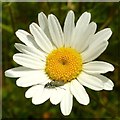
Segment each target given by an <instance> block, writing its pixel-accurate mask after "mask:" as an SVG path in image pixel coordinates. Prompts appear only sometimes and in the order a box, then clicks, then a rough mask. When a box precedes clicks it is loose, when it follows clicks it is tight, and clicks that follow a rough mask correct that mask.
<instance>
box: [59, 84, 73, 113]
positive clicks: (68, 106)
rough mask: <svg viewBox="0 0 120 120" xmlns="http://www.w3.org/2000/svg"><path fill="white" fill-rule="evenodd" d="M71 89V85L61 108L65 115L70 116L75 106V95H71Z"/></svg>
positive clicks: (67, 89)
mask: <svg viewBox="0 0 120 120" xmlns="http://www.w3.org/2000/svg"><path fill="white" fill-rule="evenodd" d="M69 87H70V85H68V88H66V93H65V95H64V97H63V99H62V101H61V103H60V108H61V112H62V114H63V115H69V114H70V112H71V110H72V106H73V95H72V94H71V92H70V89H69Z"/></svg>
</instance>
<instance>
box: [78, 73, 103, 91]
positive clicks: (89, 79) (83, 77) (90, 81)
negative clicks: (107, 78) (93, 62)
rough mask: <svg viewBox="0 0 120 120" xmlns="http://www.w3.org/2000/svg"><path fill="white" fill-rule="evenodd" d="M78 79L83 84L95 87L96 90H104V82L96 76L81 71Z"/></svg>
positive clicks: (91, 87)
mask: <svg viewBox="0 0 120 120" xmlns="http://www.w3.org/2000/svg"><path fill="white" fill-rule="evenodd" d="M77 79H78V81H79V82H80V83H81V84H82V85H84V86H86V87H88V88H90V89H93V90H96V91H99V90H103V87H104V84H103V82H102V81H101V80H100V79H99V78H97V77H95V76H92V75H89V74H86V73H84V72H81V73H80V75H79V76H78V77H77Z"/></svg>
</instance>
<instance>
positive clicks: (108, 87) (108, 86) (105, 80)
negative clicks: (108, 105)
mask: <svg viewBox="0 0 120 120" xmlns="http://www.w3.org/2000/svg"><path fill="white" fill-rule="evenodd" d="M96 77H98V78H99V79H101V80H102V82H103V83H104V88H103V89H104V90H113V87H114V83H113V82H112V81H111V80H110V79H109V78H107V77H105V76H103V75H96Z"/></svg>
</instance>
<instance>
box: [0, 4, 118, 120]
mask: <svg viewBox="0 0 120 120" xmlns="http://www.w3.org/2000/svg"><path fill="white" fill-rule="evenodd" d="M118 4H119V3H50V2H49V3H44V2H43V3H40V2H39V3H35V2H33V3H32V2H31V3H2V24H0V26H2V47H3V48H2V50H3V51H2V55H3V60H2V61H3V81H2V101H3V103H2V118H12V119H15V120H17V118H20V119H21V118H24V119H25V120H28V119H31V120H35V119H40V118H81V119H82V118H84V119H90V118H92V119H93V118H96V119H97V120H101V119H105V118H108V119H112V120H117V119H119V117H118V105H119V103H118V102H119V101H118V94H119V88H120V81H118V78H119V76H118V71H119V66H118V61H120V57H118V56H120V55H119V53H118V46H119V43H120V41H119V40H118V39H119V38H118V37H119V36H118V13H119V12H120V11H119V9H118ZM70 9H72V10H74V12H75V16H76V21H77V19H78V17H79V16H80V15H81V14H82V13H83V12H84V11H88V12H90V13H91V14H92V21H94V22H96V23H97V25H98V28H97V31H99V30H101V29H103V28H106V27H110V28H111V29H112V31H113V35H112V37H111V38H110V40H109V46H108V48H107V50H106V51H105V52H104V53H103V54H102V55H101V56H100V57H99V58H98V60H103V61H107V62H110V63H112V64H113V65H114V67H115V71H114V72H109V73H107V74H105V75H106V76H108V77H109V78H110V79H112V80H113V82H114V83H115V87H114V90H113V91H100V92H96V91H93V90H90V89H88V88H86V90H87V92H88V94H89V96H90V99H91V102H90V103H89V105H87V106H83V105H81V104H79V103H78V102H77V101H76V100H75V99H74V104H73V109H72V112H71V114H70V115H69V116H66V117H65V116H63V115H62V114H61V112H60V109H59V105H57V106H54V105H52V104H51V103H50V102H49V100H48V101H47V102H45V103H44V104H42V105H37V106H35V105H33V104H32V103H31V99H26V98H25V97H24V92H25V91H26V90H27V89H28V88H20V87H17V86H16V83H15V82H16V79H12V78H6V77H5V76H4V71H5V70H7V69H9V68H12V67H16V66H18V65H17V64H16V63H15V62H14V61H13V59H12V56H13V55H14V54H15V53H16V52H18V51H17V50H15V47H14V43H16V42H20V41H19V40H18V38H17V37H16V36H15V31H17V30H18V29H24V30H26V31H28V32H29V24H31V23H32V22H38V21H37V15H38V13H39V12H41V11H42V12H44V13H45V14H46V15H48V14H50V13H53V14H55V15H56V16H57V17H58V19H59V21H60V23H61V25H62V27H63V25H64V19H65V17H66V14H67V12H68V11H69V10H70ZM119 113H120V112H119Z"/></svg>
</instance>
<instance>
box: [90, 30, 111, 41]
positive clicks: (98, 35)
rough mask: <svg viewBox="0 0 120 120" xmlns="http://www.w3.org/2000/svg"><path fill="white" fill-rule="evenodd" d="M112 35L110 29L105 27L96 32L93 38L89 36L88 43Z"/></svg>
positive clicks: (105, 38)
mask: <svg viewBox="0 0 120 120" xmlns="http://www.w3.org/2000/svg"><path fill="white" fill-rule="evenodd" d="M111 35H112V31H111V29H110V28H105V29H103V30H101V31H99V32H97V33H96V34H95V35H94V36H93V38H91V40H90V43H92V42H95V41H96V42H98V41H99V42H102V41H106V40H108V39H109V38H110V36H111Z"/></svg>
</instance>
